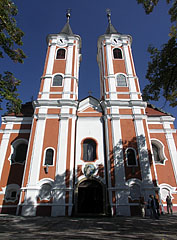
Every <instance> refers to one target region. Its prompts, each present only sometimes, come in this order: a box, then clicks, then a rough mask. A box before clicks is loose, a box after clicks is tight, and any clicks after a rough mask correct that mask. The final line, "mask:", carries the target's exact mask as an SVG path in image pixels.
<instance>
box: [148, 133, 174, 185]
mask: <svg viewBox="0 0 177 240" xmlns="http://www.w3.org/2000/svg"><path fill="white" fill-rule="evenodd" d="M150 136H151V138H156V139H158V140H160V141H161V142H162V143H163V144H164V146H168V144H167V141H166V137H165V134H164V133H158V134H155V133H151V134H150ZM164 150H165V156H166V157H167V159H168V161H166V162H165V166H164V165H159V164H156V171H157V175H158V182H159V184H161V183H164V182H165V183H168V184H170V185H171V186H176V181H175V177H174V174H173V167H172V163H171V160H170V154H169V151H168V147H165V149H164Z"/></svg>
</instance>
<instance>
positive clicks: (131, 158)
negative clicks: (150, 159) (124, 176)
mask: <svg viewBox="0 0 177 240" xmlns="http://www.w3.org/2000/svg"><path fill="white" fill-rule="evenodd" d="M126 158H127V165H128V166H136V165H137V163H136V151H135V150H134V149H132V148H128V149H127V150H126Z"/></svg>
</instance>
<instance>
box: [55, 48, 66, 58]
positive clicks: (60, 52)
mask: <svg viewBox="0 0 177 240" xmlns="http://www.w3.org/2000/svg"><path fill="white" fill-rule="evenodd" d="M65 52H66V50H65V49H63V48H60V49H58V50H57V54H56V59H65Z"/></svg>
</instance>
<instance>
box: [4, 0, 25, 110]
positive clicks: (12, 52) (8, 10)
mask: <svg viewBox="0 0 177 240" xmlns="http://www.w3.org/2000/svg"><path fill="white" fill-rule="evenodd" d="M17 13H18V10H17V7H16V6H15V5H14V3H13V2H12V1H11V0H0V58H3V57H4V54H7V55H8V56H9V57H10V59H11V60H12V61H13V62H15V63H23V59H24V58H25V57H26V56H25V54H24V52H23V50H22V49H20V48H18V47H17V46H21V45H22V44H23V42H22V37H23V35H24V33H23V32H22V30H21V29H20V28H18V27H17V25H16V20H15V18H14V17H15V16H16V15H17ZM4 74H5V75H4V76H3V75H1V74H0V103H2V101H3V100H6V101H7V104H6V107H7V109H8V111H15V112H18V111H19V108H20V102H21V101H20V100H19V99H16V98H17V96H18V94H17V93H16V91H17V88H16V87H17V86H18V85H19V84H20V81H19V80H17V79H15V77H14V76H13V74H12V73H10V72H8V71H7V72H5V73H4ZM10 84H12V86H11V87H10Z"/></svg>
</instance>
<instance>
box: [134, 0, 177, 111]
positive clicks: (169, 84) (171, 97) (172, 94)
mask: <svg viewBox="0 0 177 240" xmlns="http://www.w3.org/2000/svg"><path fill="white" fill-rule="evenodd" d="M158 2H159V0H137V3H138V4H142V5H143V7H144V9H145V12H146V14H149V13H151V12H152V11H153V9H154V7H155V6H157V4H158ZM166 3H167V4H171V5H170V6H171V7H170V9H169V11H168V13H169V15H170V20H171V23H172V25H171V28H170V32H169V36H170V40H169V41H168V42H167V43H166V44H164V45H163V47H162V49H160V50H158V49H157V48H155V47H152V46H149V48H148V52H149V53H150V54H151V62H149V63H148V70H147V74H146V78H147V79H148V80H149V82H150V84H148V85H147V86H146V87H145V88H144V90H143V99H144V100H146V101H148V100H155V101H158V99H159V98H160V96H161V95H163V97H164V98H165V99H166V101H169V103H170V106H172V107H175V106H176V105H177V100H176V99H177V44H176V39H177V0H166Z"/></svg>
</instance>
